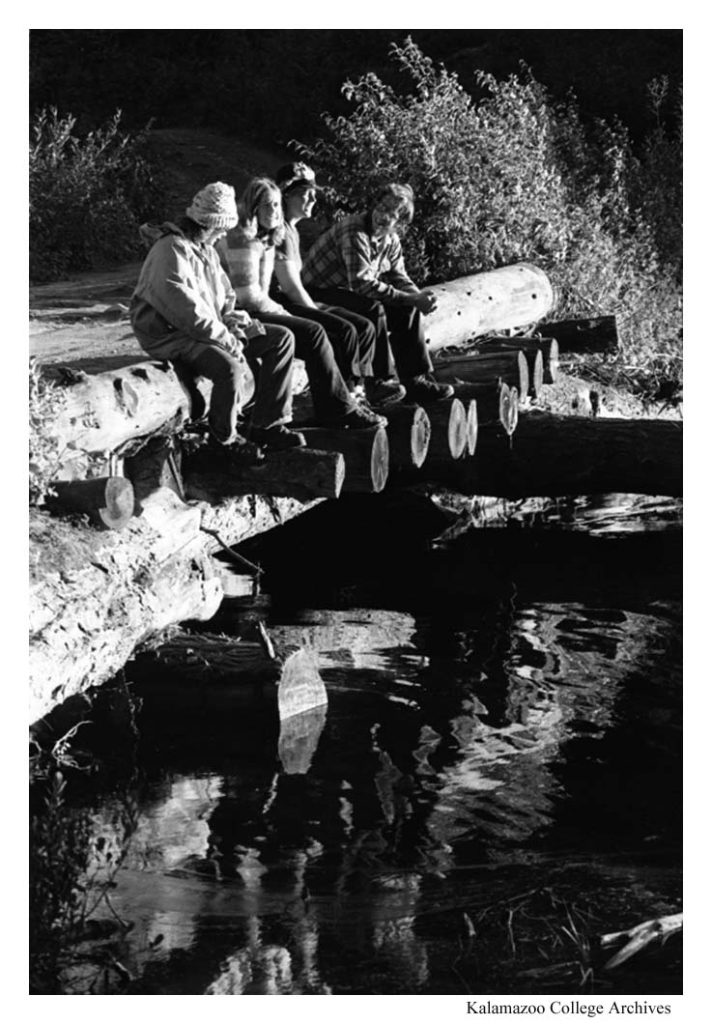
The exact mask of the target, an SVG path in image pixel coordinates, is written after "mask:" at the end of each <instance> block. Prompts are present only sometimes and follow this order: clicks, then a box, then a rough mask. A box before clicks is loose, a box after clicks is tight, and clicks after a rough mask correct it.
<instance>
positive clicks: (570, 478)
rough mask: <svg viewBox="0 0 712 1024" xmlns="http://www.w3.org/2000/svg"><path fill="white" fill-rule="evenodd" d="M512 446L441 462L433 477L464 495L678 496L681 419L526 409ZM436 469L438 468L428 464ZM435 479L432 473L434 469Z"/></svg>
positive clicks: (482, 445) (483, 438)
mask: <svg viewBox="0 0 712 1024" xmlns="http://www.w3.org/2000/svg"><path fill="white" fill-rule="evenodd" d="M511 441H512V445H511V449H509V450H508V451H505V450H503V449H502V446H501V445H499V446H498V448H497V453H496V457H492V455H493V453H492V451H491V449H490V447H489V443H488V438H487V432H486V431H480V437H479V440H478V450H477V455H476V457H475V458H474V459H468V460H465V461H464V462H457V463H451V464H449V465H448V464H447V463H439V464H438V466H437V479H438V480H439V481H440V482H442V483H444V484H446V485H447V486H448V487H452V488H453V489H455V490H457V491H459V492H460V493H462V494H480V495H491V496H497V497H503V498H522V497H528V496H556V495H576V494H601V493H609V492H618V493H630V494H659V495H671V496H677V495H681V494H682V424H681V423H678V422H672V421H670V420H626V419H612V418H610V419H609V418H606V419H588V418H583V417H570V416H554V415H551V414H549V413H543V412H530V413H523V414H522V415H521V416H520V420H519V426H518V428H517V432H516V434H515V435H514V437H513V438H511ZM433 469H434V470H435V467H433ZM433 476H434V477H435V474H433Z"/></svg>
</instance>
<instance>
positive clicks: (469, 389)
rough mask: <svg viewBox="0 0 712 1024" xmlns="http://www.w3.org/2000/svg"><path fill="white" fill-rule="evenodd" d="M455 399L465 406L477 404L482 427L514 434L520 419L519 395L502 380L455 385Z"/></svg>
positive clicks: (478, 418) (478, 417)
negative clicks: (495, 428)
mask: <svg viewBox="0 0 712 1024" xmlns="http://www.w3.org/2000/svg"><path fill="white" fill-rule="evenodd" d="M454 387H455V398H459V399H460V401H461V402H463V404H465V403H467V402H468V401H470V400H472V399H474V400H475V401H476V402H477V421H478V424H479V426H480V427H489V426H494V425H495V424H496V425H498V426H500V427H501V428H502V430H504V432H505V433H506V434H513V433H514V431H515V430H516V428H517V421H518V419H519V395H518V392H517V389H516V388H510V387H509V385H508V384H505V383H504V382H503V381H501V380H497V381H493V382H492V383H491V384H455V385H454Z"/></svg>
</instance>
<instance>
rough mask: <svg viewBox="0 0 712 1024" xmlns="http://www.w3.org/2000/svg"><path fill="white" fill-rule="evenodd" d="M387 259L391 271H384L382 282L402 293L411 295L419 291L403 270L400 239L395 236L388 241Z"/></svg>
mask: <svg viewBox="0 0 712 1024" xmlns="http://www.w3.org/2000/svg"><path fill="white" fill-rule="evenodd" d="M388 257H389V260H390V263H391V269H390V270H387V271H386V273H385V274H384V275H383V278H382V280H384V281H386V282H387V283H388V284H390V285H393V287H394V288H396V289H399V290H400V291H402V292H411V293H412V292H418V291H420V289H419V288H418V286H417V284H416V283H415V282H414V281H413V280H412V279H411V277H410V275H409V273H408V271H407V270H406V269H405V261H404V259H403V247H402V245H401V241H400V238H398V236H397V235H394V236H392V238H391V240H390V245H389V248H388Z"/></svg>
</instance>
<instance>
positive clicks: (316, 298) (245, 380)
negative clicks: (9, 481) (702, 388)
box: [6, 7, 708, 1021]
mask: <svg viewBox="0 0 712 1024" xmlns="http://www.w3.org/2000/svg"><path fill="white" fill-rule="evenodd" d="M280 10H286V9H284V8H280ZM193 13H194V15H195V17H194V23H193V22H191V21H185V22H182V21H180V20H179V19H178V18H176V19H175V21H174V22H172V21H171V20H170V19H169V18H168V14H166V17H165V19H164V21H163V22H162V21H161V20H160V18H157V19H155V20H151V21H149V22H148V24H149V25H150V26H151V27H146V28H143V27H138V21H137V23H136V24H137V27H114V28H110V27H105V28H91V27H68V28H61V27H49V28H47V27H41V26H42V24H43V20H42V19H41V18H36V19H35V21H34V23H33V27H31V28H28V29H27V32H26V40H25V41H26V43H27V47H28V94H29V95H28V99H29V112H28V115H27V130H28V133H29V160H28V172H29V177H28V182H29V243H28V249H29V252H28V257H29V269H28V274H29V517H28V522H29V544H28V551H29V602H28V604H29V619H30V622H29V636H30V639H29V658H28V664H29V742H30V749H29V799H28V798H27V797H24V794H23V800H24V801H25V803H26V804H27V805H28V806H29V840H28V860H29V900H28V914H29V950H28V958H29V959H28V965H29V966H27V965H25V964H22V965H21V968H20V973H21V972H22V970H27V971H28V978H29V988H28V994H29V995H44V996H47V995H49V996H60V995H61V996H65V995H102V996H120V995H133V996H137V995H138V996H151V995H161V996H182V995H247V996H259V995H302V996H320V995H327V996H328V995H331V996H338V997H343V999H342V1002H341V1003H338V1004H336V1009H329V1007H330V1006H331V1004H323V1003H322V1002H321V1001H314V1000H312V1001H310V1002H309V1003H307V1004H303V1003H298V1004H297V1005H296V1006H295V1004H294V1003H289V1004H284V1003H281V1004H279V1006H280V1007H281V1009H280V1010H279V1012H280V1014H292V1013H299V1014H300V1015H304V1016H305V1019H306V1017H308V1018H309V1019H310V1020H312V1019H315V1018H316V1017H317V1016H318V1015H319V1014H329V1015H330V1017H331V1019H333V1015H334V1014H336V1015H338V1014H339V1013H340V1012H341V1011H340V1009H339V1008H340V1007H341V1006H343V1007H345V1008H349V1007H351V1006H353V1002H352V1000H350V999H348V998H346V997H353V996H364V995H368V996H378V997H386V996H395V997H409V996H421V995H425V996H438V997H448V998H447V999H445V1000H443V1001H442V1003H441V1002H440V1001H438V1002H437V1003H435V1004H432V1003H430V1004H428V1003H427V1002H425V1001H421V1002H420V1003H418V1004H417V1006H418V1007H419V1008H420V1009H419V1010H416V1009H413V1010H412V1013H411V1010H409V1011H408V1012H409V1013H411V1015H415V1014H421V1015H424V1014H425V1013H426V1012H429V1015H434V1016H436V1017H437V1016H439V1017H440V1018H441V1019H444V1017H443V1015H444V1014H445V1013H448V1012H449V1013H451V1014H452V1016H453V1017H454V1016H455V1015H457V1016H461V1015H463V1014H466V1015H468V1016H469V1015H471V1014H474V1015H482V1016H487V1017H492V1016H497V1015H499V1014H500V1013H507V1014H511V1013H514V1012H523V1013H530V1014H534V1015H535V1016H538V1017H539V1018H540V1019H545V1020H561V1019H564V1020H565V1019H567V1018H568V1019H569V1020H573V1019H580V1018H582V1017H593V1016H614V1017H618V1016H621V1017H628V1018H630V1017H636V1018H637V1017H642V1016H653V1017H655V1018H659V1017H661V1016H662V1017H667V1018H668V1019H671V1020H672V1019H674V1018H675V1017H676V1015H677V1013H678V1010H679V1008H680V1007H681V1005H682V1002H683V1001H682V999H681V997H684V996H685V995H686V991H685V990H684V989H683V939H682V934H683V842H682V839H683V742H682V738H683V728H682V726H683V701H682V677H683V672H682V670H683V629H682V599H683V529H682V489H683V429H682V419H683V359H682V336H683V156H682V153H683V35H687V31H688V30H687V29H685V30H684V31H683V29H682V28H675V27H674V25H675V24H676V23H678V24H682V22H683V20H684V19H683V17H682V16H681V15H678V14H677V13H676V11H675V9H674V8H673V9H671V10H670V12H669V18H668V19H667V21H665V22H660V24H669V25H670V26H671V27H657V28H635V27H632V26H634V25H635V19H630V20H628V21H625V22H624V24H625V25H626V26H627V27H620V28H615V27H611V28H606V27H603V24H605V22H604V23H602V24H601V27H596V28H564V27H562V28H555V27H550V26H552V25H555V24H557V22H556V21H552V20H551V19H550V18H549V19H546V18H544V17H542V18H541V27H530V28H517V27H515V23H512V24H511V27H500V28H495V27H483V28H477V27H474V28H472V27H470V28H458V27H456V26H457V23H458V19H457V18H455V19H454V20H453V18H452V17H450V18H449V19H448V21H447V23H445V21H443V24H442V26H441V27H438V12H437V10H435V9H431V10H429V11H427V12H426V11H424V10H423V9H418V11H416V10H413V11H412V12H411V14H412V17H409V16H408V12H407V10H403V8H402V7H398V8H396V9H394V11H393V16H392V18H390V19H389V20H388V21H386V22H385V24H399V23H400V22H401V21H402V22H403V23H404V24H406V25H408V24H409V23H410V24H412V25H419V24H430V25H433V26H434V27H431V28H418V27H411V28H408V27H405V28H382V27H371V28H356V27H349V28H346V27H344V28H329V27H326V26H328V25H330V24H336V23H337V19H336V16H333V17H331V16H328V15H326V14H325V15H324V17H323V19H322V21H321V22H320V23H317V25H318V24H321V26H322V27H314V26H313V24H312V22H313V19H310V18H309V16H308V15H309V12H308V9H307V10H305V12H304V22H303V23H300V22H299V20H298V19H299V12H298V11H297V10H296V9H292V10H290V11H289V17H287V15H286V13H285V17H284V18H283V19H282V21H281V22H280V21H279V19H278V18H277V19H275V18H274V12H272V14H273V17H272V18H271V19H268V17H267V12H265V19H264V22H263V23H271V22H272V21H276V23H275V24H273V25H272V27H267V28H259V27H254V28H252V27H243V28H240V27H236V28H219V27H213V26H212V25H211V22H210V20H209V19H210V12H209V11H205V12H203V11H200V10H198V11H195V12H193ZM448 13H449V14H452V12H451V11H448ZM466 13H467V16H465V11H464V8H463V12H462V17H461V19H460V20H461V22H462V23H467V24H472V23H474V24H477V18H478V13H477V11H474V10H473V11H467V12H466ZM501 13H502V18H501V21H500V22H499V24H502V25H505V24H507V18H506V16H505V12H504V11H503V12H501ZM251 14H252V17H253V18H254V16H255V14H256V12H255V11H252V12H251ZM349 14H354V15H355V16H356V18H358V12H357V11H350V12H349ZM484 14H485V12H482V19H481V20H482V22H483V23H484V24H487V25H496V24H498V22H497V21H496V20H495V19H494V17H493V14H494V15H495V17H496V12H492V11H488V12H487V15H488V17H486V18H485V16H484ZM425 15H427V17H424V16H425ZM532 15H533V16H532V17H529V18H526V19H525V18H522V19H521V23H522V24H529V25H534V26H536V24H537V21H536V12H532ZM202 17H205V18H206V19H208V20H207V21H206V22H205V23H204V24H203V25H202V26H198V24H197V23H198V21H199V19H200V18H202ZM75 20H76V19H74V18H72V17H70V16H69V9H68V11H67V17H66V22H65V23H66V24H68V25H70V26H73V25H74V23H75ZM240 20H241V19H240V12H239V11H235V12H234V17H233V21H232V22H230V24H235V25H238V26H239V25H240ZM363 21H364V23H366V24H368V23H369V22H368V18H366V17H364V19H363ZM96 22H97V23H99V19H98V18H97V19H96ZM92 23H94V22H92V19H91V18H89V19H88V20H87V25H91V24H92ZM215 23H216V24H219V19H218V18H215ZM374 23H376V24H377V22H374ZM558 23H559V24H561V25H567V24H571V23H572V20H571V19H569V18H566V17H561V19H560V20H559V22H558ZM610 23H611V24H613V23H614V22H613V19H611V22H610ZM654 23H656V24H657V23H658V22H654ZM44 24H58V25H61V24H62V11H61V9H60V10H59V11H55V12H54V16H53V18H52V19H51V20H50V19H49V18H46V19H44ZM109 24H111V22H109ZM116 24H117V25H120V24H122V21H121V19H120V18H119V17H117V19H116ZM257 24H259V22H257ZM300 24H301V27H290V26H299V25H300ZM355 24H358V20H356V21H355ZM372 24H373V23H372ZM705 131H707V129H705ZM20 194H22V193H21V192H20ZM6 201H9V202H10V203H11V204H12V199H11V198H10V197H9V196H6ZM705 202H706V200H705ZM701 258H703V259H704V257H701ZM699 297H700V296H699V294H698V298H699ZM702 298H704V295H703V296H702ZM698 335H699V332H698ZM697 341H698V342H700V343H701V344H702V345H703V346H704V345H706V344H707V340H706V339H705V338H704V337H703V336H698V338H697ZM19 372H24V370H23V371H20V370H18V373H19ZM24 415H25V413H24V412H23V411H21V415H20V417H19V419H23V418H24ZM7 426H9V427H10V429H12V427H11V425H10V423H8V424H7ZM707 462H708V459H707V458H705V457H704V454H703V453H701V456H700V460H699V462H697V461H696V463H695V465H696V467H699V466H702V465H704V463H707ZM10 544H11V545H12V544H13V541H12V540H11V541H10ZM696 674H697V675H701V673H696ZM696 682H699V683H702V682H703V680H702V679H697V680H696ZM24 692H25V691H24V688H23V693H24ZM23 708H24V705H23ZM22 713H24V710H23V712H22ZM692 895H693V893H692V887H690V889H688V897H691V896H692ZM686 973H687V972H686ZM400 1004H401V1000H398V1001H396V1002H391V1003H388V1002H383V1001H382V1000H379V1002H378V1004H377V1005H378V1007H379V1008H382V1009H376V1010H375V1012H381V1013H383V1012H385V1013H388V1012H389V1010H390V1011H391V1012H392V1011H393V1010H396V1012H398V1010H397V1007H398V1006H399V1005H400ZM30 1005H33V1002H32V1001H30ZM34 1005H37V1004H34ZM39 1005H40V1006H42V1005H44V1004H39ZM60 1005H61V1004H60ZM104 1005H106V1004H104ZM172 1005H175V1004H172ZM244 1005H245V1004H238V1008H237V1009H236V1010H232V1009H227V1010H225V1009H224V1004H223V1010H221V1011H220V1012H223V1013H226V1015H230V1019H237V1015H239V1014H242V1018H243V1019H246V1020H250V1021H252V1020H253V1019H254V1020H257V1019H262V1018H263V1017H264V1016H265V1015H266V1014H268V1013H274V1012H276V1011H275V1010H272V1009H270V1010H268V1009H267V1008H266V1006H267V1005H269V1004H264V1003H258V1004H255V1003H254V1002H252V1003H248V1004H247V1006H248V1009H242V1007H243V1006H244ZM273 1005H274V1004H273ZM355 1005H356V1006H357V1007H361V1008H362V1010H363V1009H365V1008H370V1007H371V1004H363V1003H358V1002H357V1003H356V1004H355ZM407 1005H408V1006H412V1003H411V1002H408V1003H407ZM428 1005H430V1007H431V1010H430V1011H426V1006H428ZM322 1006H323V1007H324V1008H323V1009H322V1008H321V1007H322ZM440 1006H441V1007H442V1009H437V1007H440ZM263 1007H265V1008H264V1009H263ZM285 1007H286V1009H285ZM292 1007H294V1010H293V1009H292ZM312 1008H313V1016H312V1015H311V1014H312ZM37 1012H38V1013H39V1009H38V1011H37ZM50 1012H51V1011H50ZM69 1012H71V1011H69ZM88 1012H91V1011H88ZM117 1012H120V1011H117ZM404 1012H405V1011H404ZM680 1012H681V1011H680ZM690 1019H700V1020H701V1019H702V1017H699V1018H692V1017H691V1018H690Z"/></svg>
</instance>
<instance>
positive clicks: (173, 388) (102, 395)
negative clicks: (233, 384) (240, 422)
mask: <svg viewBox="0 0 712 1024" xmlns="http://www.w3.org/2000/svg"><path fill="white" fill-rule="evenodd" d="M211 390H212V385H211V383H210V381H208V380H205V379H204V378H202V377H201V378H198V379H197V380H191V379H189V378H187V377H186V378H183V377H182V376H181V375H179V374H178V373H177V372H176V370H175V368H174V367H173V365H172V364H171V363H169V362H155V361H154V362H143V363H135V364H134V365H133V366H125V367H122V368H120V369H117V370H111V371H108V372H105V373H96V374H92V375H91V376H89V375H86V374H84V375H82V376H81V379H79V380H78V381H76V382H75V383H73V384H70V385H68V386H66V387H65V388H64V389H63V391H64V402H63V404H62V406H61V407H60V408H59V409H58V411H57V414H56V416H55V419H54V422H53V424H52V433H54V434H55V435H56V437H57V438H58V439H59V440H60V441H61V443H62V445H63V447H66V448H70V449H71V448H78V449H81V450H82V451H85V452H91V453H99V452H106V451H114V450H115V449H117V448H120V447H121V445H123V444H126V442H128V441H131V440H133V439H135V438H138V437H144V436H146V435H148V434H152V433H154V432H155V431H157V430H159V429H160V428H161V427H163V426H164V425H166V424H172V425H173V426H174V427H179V426H182V425H183V424H184V423H185V422H187V421H188V420H190V419H195V418H199V417H200V416H202V415H203V414H204V412H205V410H206V409H207V407H208V404H209V401H210V393H211ZM253 391H254V381H253V378H252V374H251V373H250V371H249V370H248V369H247V368H246V369H245V374H244V375H243V391H242V401H243V404H244V403H246V402H247V401H248V400H249V399H250V398H251V397H252V393H253Z"/></svg>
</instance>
